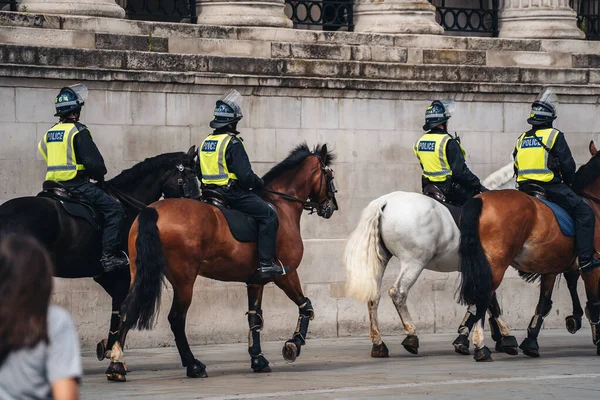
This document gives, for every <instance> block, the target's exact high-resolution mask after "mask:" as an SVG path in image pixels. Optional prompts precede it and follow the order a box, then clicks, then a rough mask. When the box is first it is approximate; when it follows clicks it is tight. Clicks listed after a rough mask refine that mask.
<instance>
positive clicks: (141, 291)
mask: <svg viewBox="0 0 600 400" xmlns="http://www.w3.org/2000/svg"><path fill="white" fill-rule="evenodd" d="M137 220H138V234H137V238H136V240H135V249H136V252H137V257H136V260H135V264H136V275H135V278H134V281H133V285H132V287H131V289H130V291H129V296H128V297H127V300H126V301H125V305H124V308H125V318H124V322H125V325H126V327H127V328H132V327H137V329H151V328H152V326H153V325H154V322H155V319H156V316H157V315H158V310H159V308H160V296H161V293H162V284H163V280H164V271H165V255H164V252H163V247H162V243H161V241H160V237H159V233H158V227H157V226H156V221H158V212H157V211H156V209H154V208H148V207H147V208H144V209H143V210H142V211H141V212H140V214H139V215H138V218H137Z"/></svg>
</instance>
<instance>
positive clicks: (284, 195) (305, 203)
mask: <svg viewBox="0 0 600 400" xmlns="http://www.w3.org/2000/svg"><path fill="white" fill-rule="evenodd" d="M261 190H262V191H263V192H268V193H271V194H274V195H277V196H279V197H281V198H283V199H285V200H288V201H293V202H295V203H300V204H302V206H303V207H304V209H305V210H308V211H310V212H311V213H313V212H314V211H315V208H318V207H320V206H321V205H322V204H323V203H324V202H323V203H316V202H314V201H310V200H302V199H299V198H297V197H294V196H291V195H289V194H287V193H282V192H278V191H276V190H271V189H267V188H262V189H261ZM325 201H327V200H325Z"/></svg>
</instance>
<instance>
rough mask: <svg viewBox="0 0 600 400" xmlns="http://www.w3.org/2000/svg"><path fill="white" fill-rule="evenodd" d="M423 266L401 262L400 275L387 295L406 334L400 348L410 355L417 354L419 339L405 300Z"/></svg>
mask: <svg viewBox="0 0 600 400" xmlns="http://www.w3.org/2000/svg"><path fill="white" fill-rule="evenodd" d="M423 266H424V264H421V263H417V262H402V269H401V272H400V275H399V276H398V279H396V282H395V283H394V285H393V286H392V287H391V288H390V290H389V295H390V297H391V298H392V301H393V303H394V305H395V306H396V311H398V315H399V316H400V320H401V321H402V325H403V326H404V332H405V333H406V338H404V340H403V341H402V346H404V348H405V349H406V351H408V352H409V353H411V354H418V353H419V337H418V336H417V327H416V326H415V324H414V322H413V320H412V317H411V315H410V312H409V311H408V307H407V306H406V300H407V298H408V292H409V290H410V288H412V287H413V285H414V284H415V282H416V281H417V279H418V278H419V276H420V275H421V272H422V271H423Z"/></svg>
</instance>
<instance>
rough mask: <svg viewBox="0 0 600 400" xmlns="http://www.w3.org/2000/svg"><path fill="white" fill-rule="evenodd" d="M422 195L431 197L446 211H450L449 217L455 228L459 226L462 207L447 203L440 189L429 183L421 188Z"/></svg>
mask: <svg viewBox="0 0 600 400" xmlns="http://www.w3.org/2000/svg"><path fill="white" fill-rule="evenodd" d="M423 194H424V195H425V196H427V197H431V198H432V199H434V200H436V201H437V202H439V203H441V204H442V205H443V206H444V207H446V208H447V209H448V211H450V215H452V219H453V220H454V223H455V224H456V226H459V221H460V214H461V211H462V207H460V206H457V205H455V204H451V203H449V202H448V200H447V199H446V195H445V194H444V192H442V189H440V188H439V187H437V186H436V185H434V184H431V183H430V184H428V185H426V186H425V187H424V188H423Z"/></svg>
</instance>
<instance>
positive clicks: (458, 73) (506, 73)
mask: <svg viewBox="0 0 600 400" xmlns="http://www.w3.org/2000/svg"><path fill="white" fill-rule="evenodd" d="M0 63H3V64H16V65H39V66H49V67H80V68H91V69H109V70H110V69H115V70H134V71H166V72H186V73H194V72H207V73H219V74H232V75H250V76H262V77H281V76H291V77H316V78H332V77H335V78H337V79H372V80H389V81H394V80H397V81H430V82H438V81H445V82H456V83H457V85H459V84H461V83H482V84H487V83H505V84H519V83H525V84H539V85H586V84H597V83H600V69H582V68H552V69H544V68H532V67H496V66H484V65H443V64H437V65H426V64H424V65H406V64H400V63H382V62H371V61H362V62H355V61H345V60H339V61H332V60H297V59H269V58H251V57H220V56H210V55H196V54H170V53H154V52H147V51H145V52H142V51H123V50H98V49H70V48H50V47H42V46H20V45H6V44H3V45H0Z"/></svg>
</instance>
